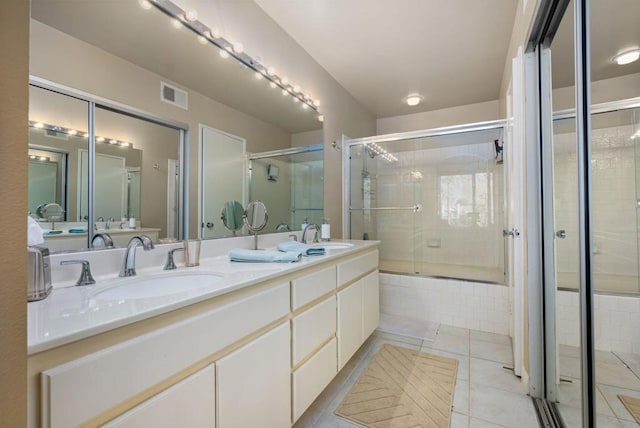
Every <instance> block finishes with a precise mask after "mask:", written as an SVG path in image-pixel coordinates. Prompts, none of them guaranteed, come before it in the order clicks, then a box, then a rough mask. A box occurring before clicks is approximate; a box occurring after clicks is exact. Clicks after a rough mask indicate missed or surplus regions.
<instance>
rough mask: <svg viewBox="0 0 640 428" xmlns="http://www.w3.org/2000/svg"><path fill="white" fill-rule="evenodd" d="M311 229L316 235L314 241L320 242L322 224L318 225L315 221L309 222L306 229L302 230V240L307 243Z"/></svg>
mask: <svg viewBox="0 0 640 428" xmlns="http://www.w3.org/2000/svg"><path fill="white" fill-rule="evenodd" d="M309 229H313V230H314V232H315V233H314V235H313V241H312V242H318V232H319V231H320V226H318V225H317V224H315V223H309V224H308V225H307V226H306V227H305V228H304V230H303V231H302V238H300V242H302V243H303V244H306V243H307V231H308V230H309Z"/></svg>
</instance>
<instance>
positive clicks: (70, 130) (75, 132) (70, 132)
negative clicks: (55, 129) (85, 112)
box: [67, 129, 78, 135]
mask: <svg viewBox="0 0 640 428" xmlns="http://www.w3.org/2000/svg"><path fill="white" fill-rule="evenodd" d="M77 133H78V131H76V130H75V129H69V130H68V131H67V134H68V135H76V134H77Z"/></svg>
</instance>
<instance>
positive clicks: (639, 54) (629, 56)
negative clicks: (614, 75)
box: [613, 48, 640, 65]
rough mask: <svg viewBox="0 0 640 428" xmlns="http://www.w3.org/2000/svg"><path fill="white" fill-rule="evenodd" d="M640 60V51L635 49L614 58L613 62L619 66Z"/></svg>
mask: <svg viewBox="0 0 640 428" xmlns="http://www.w3.org/2000/svg"><path fill="white" fill-rule="evenodd" d="M638 58H640V49H638V48H635V49H631V50H628V51H626V52H622V53H619V54H618V55H616V56H614V57H613V62H615V63H616V64H618V65H625V64H630V63H632V62H634V61H637V60H638Z"/></svg>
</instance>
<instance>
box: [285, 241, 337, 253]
mask: <svg viewBox="0 0 640 428" xmlns="http://www.w3.org/2000/svg"><path fill="white" fill-rule="evenodd" d="M277 248H278V250H280V251H297V252H300V253H302V255H303V256H324V254H325V252H326V250H325V249H324V248H323V247H312V246H311V245H307V244H303V243H302V242H297V241H284V242H281V243H279V244H278V246H277Z"/></svg>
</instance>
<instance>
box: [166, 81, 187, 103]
mask: <svg viewBox="0 0 640 428" xmlns="http://www.w3.org/2000/svg"><path fill="white" fill-rule="evenodd" d="M160 99H161V100H162V101H164V102H165V103H169V104H173V105H174V106H178V107H180V108H183V109H185V110H188V109H189V94H188V93H187V91H183V90H182V89H178V88H176V87H175V86H171V85H169V84H168V83H165V82H160Z"/></svg>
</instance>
